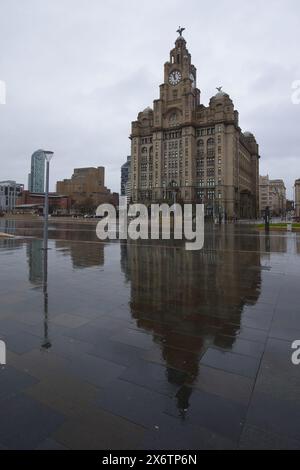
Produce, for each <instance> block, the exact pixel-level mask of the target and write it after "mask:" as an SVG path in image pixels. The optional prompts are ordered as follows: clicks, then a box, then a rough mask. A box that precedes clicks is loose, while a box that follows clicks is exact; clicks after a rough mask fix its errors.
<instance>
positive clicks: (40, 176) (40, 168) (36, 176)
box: [28, 150, 45, 193]
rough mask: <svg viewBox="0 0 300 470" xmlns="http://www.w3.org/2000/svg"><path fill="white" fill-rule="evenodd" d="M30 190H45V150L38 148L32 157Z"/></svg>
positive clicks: (32, 191)
mask: <svg viewBox="0 0 300 470" xmlns="http://www.w3.org/2000/svg"><path fill="white" fill-rule="evenodd" d="M28 190H29V191H30V192H31V193H44V192H45V155H44V152H43V150H37V151H36V152H34V154H33V155H32V157H31V171H30V174H29V177H28Z"/></svg>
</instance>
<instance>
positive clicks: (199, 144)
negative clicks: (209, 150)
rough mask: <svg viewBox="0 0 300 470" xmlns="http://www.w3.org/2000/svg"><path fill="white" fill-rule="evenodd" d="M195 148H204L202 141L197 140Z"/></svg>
mask: <svg viewBox="0 0 300 470" xmlns="http://www.w3.org/2000/svg"><path fill="white" fill-rule="evenodd" d="M197 147H204V141H203V140H202V139H200V140H198V142H197Z"/></svg>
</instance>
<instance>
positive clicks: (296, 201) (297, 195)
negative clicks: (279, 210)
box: [295, 179, 300, 217]
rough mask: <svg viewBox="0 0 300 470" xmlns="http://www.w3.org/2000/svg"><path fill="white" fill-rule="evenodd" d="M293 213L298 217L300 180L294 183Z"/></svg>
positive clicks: (299, 214)
mask: <svg viewBox="0 0 300 470" xmlns="http://www.w3.org/2000/svg"><path fill="white" fill-rule="evenodd" d="M295 213H296V217H300V179H298V180H296V182H295Z"/></svg>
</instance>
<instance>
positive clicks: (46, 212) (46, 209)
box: [43, 150, 53, 250]
mask: <svg viewBox="0 0 300 470" xmlns="http://www.w3.org/2000/svg"><path fill="white" fill-rule="evenodd" d="M43 152H44V156H45V160H46V191H45V206H44V250H48V217H49V167H50V161H51V159H52V157H53V152H49V151H47V150H44V151H43Z"/></svg>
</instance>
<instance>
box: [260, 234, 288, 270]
mask: <svg viewBox="0 0 300 470" xmlns="http://www.w3.org/2000/svg"><path fill="white" fill-rule="evenodd" d="M259 249H260V251H261V261H262V263H263V262H264V261H266V260H267V261H270V259H271V253H287V237H286V234H285V233H281V232H272V234H271V235H270V233H265V232H260V234H259Z"/></svg>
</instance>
